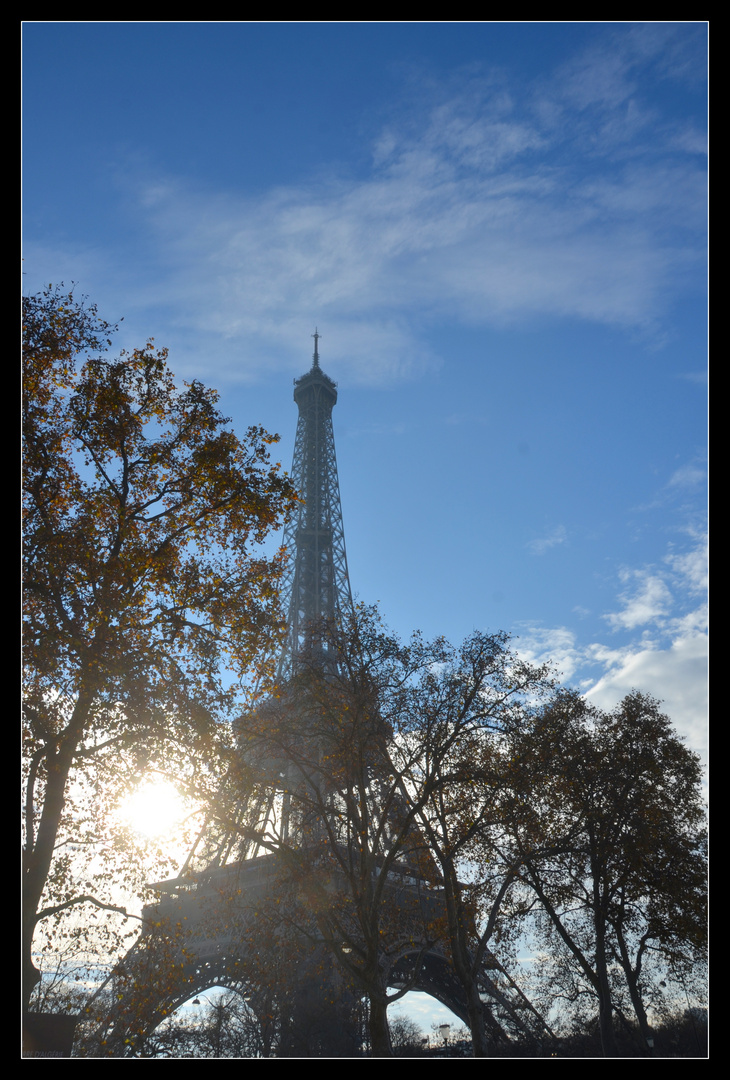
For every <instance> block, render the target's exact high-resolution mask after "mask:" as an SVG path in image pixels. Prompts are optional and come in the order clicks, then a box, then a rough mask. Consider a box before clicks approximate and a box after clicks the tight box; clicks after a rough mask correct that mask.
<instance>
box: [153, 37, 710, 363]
mask: <svg viewBox="0 0 730 1080" xmlns="http://www.w3.org/2000/svg"><path fill="white" fill-rule="evenodd" d="M676 36H677V34H676V32H675V33H674V36H673V34H672V32H670V30H665V29H664V28H662V30H661V33H660V32H653V31H651V30H650V29H649V30H647V29H646V28H644V30H643V31H642V32H641V33H639V32H637V33H634V34H632V33H623V34H622V33H620V32H617V33H616V35H615V37H614V40H613V43H612V47H609V48H608V49H606V50H602V51H601V52H600V53H598V52H587V53H585V54H583V55H582V56H580V57H576V58H575V60H574V61H573V62H572V64H569V65H566V66H565V67H564V68H562V69H561V70H560V71H558V72H556V73H555V75H554V77H553V79H552V80H550V81H543V82H541V83H540V85H537V84H536V85H534V86H529V85H527V84H518V83H515V82H510V81H509V80H508V79H507V77H506V76H505V75H503V74H502V75H494V74H492V75H490V77H489V78H486V77H485V78H484V79H483V80H482V81H481V82H479V80H474V79H472V80H470V81H467V80H465V82H464V84H463V86H462V90H461V91H460V92H459V93H454V92H451V93H450V96H448V97H447V96H444V99H443V100H441V101H440V102H437V103H436V104H434V103H433V98H432V97H431V101H430V104H429V105H428V106H427V107H424V108H423V110H422V111H421V112H418V111H414V110H413V108H412V107H411V106H409V107H408V109H406V107H405V106H404V108H403V112H402V114H401V116H400V118H396V119H394V120H392V121H391V122H390V123H389V125H388V127H387V129H386V130H383V131H382V132H381V133H380V135H379V136H378V137H377V138H376V139H375V141H374V145H373V151H372V165H371V168H370V171H369V172H366V173H365V175H360V176H358V177H357V178H347V177H344V178H343V176H341V175H338V166H337V163H334V167H333V169H332V171H331V173H330V176H329V177H328V178H326V179H325V178H323V176H322V175H319V176H318V177H317V178H315V179H312V180H311V181H310V182H308V183H302V184H300V185H297V186H290V187H286V188H277V189H274V190H271V191H268V192H265V193H264V194H261V195H260V196H258V197H255V198H250V197H249V198H246V197H237V196H235V195H223V194H216V193H211V192H210V191H196V190H193V189H191V188H189V187H186V186H185V184H184V183H182V182H180V181H178V180H176V179H175V178H170V177H156V178H154V179H147V180H143V179H142V180H140V181H139V183H138V185H137V188H136V199H137V208H138V209H137V212H138V214H139V215H141V217H142V218H143V219H144V221H145V223H146V226H147V227H148V229H149V232H150V234H151V235H152V237H153V240H152V241H151V242H152V243H153V244H154V245H155V248H156V268H155V284H154V286H153V287H152V288H151V290H150V291H149V293H147V292H145V291H143V290H142V289H140V294H139V295H140V300H142V298H143V296H144V302H146V303H160V304H165V305H174V306H175V309H176V311H177V313H178V325H179V328H180V337H181V341H182V342H183V344H184V341H185V340H188V341H190V342H191V345H190V347H191V348H195V349H198V348H199V338H200V337H203V336H205V335H208V337H209V339H210V337H211V336H215V337H216V338H220V337H222V338H223V339H225V340H227V342H228V343H229V348H228V351H229V352H230V351H231V350H230V342H231V341H232V340H235V341H239V342H242V343H244V347H243V348H241V349H240V350H239V351H238V359H237V364H238V373H239V376H240V377H243V376H244V375H245V373H246V371H247V369H249V368H252V367H253V366H254V363H255V364H256V366H257V367H260V366H261V365H262V364H264V365H266V364H271V365H276V366H279V365H281V364H282V363H283V364H286V365H287V366H288V365H289V364H292V365H300V364H301V340H302V334H303V332H309V329H310V323H312V322H313V321H318V322H320V324H322V323H324V324H326V333H327V351H328V355H330V356H332V357H334V356H337V362H338V369H339V370H340V371H345V370H347V369H348V368H349V371H348V374H349V376H350V377H351V378H355V379H357V380H359V381H362V382H369V383H382V382H387V381H388V380H392V379H398V378H403V377H407V376H409V375H410V374H412V373H413V372H414V371H419V370H421V369H422V367H423V365H424V364H427V365H428V364H434V363H437V362H438V357H436V356H434V355H433V354H432V353H431V352H430V350H428V349H427V348H424V344H423V336H424V329H425V327H426V326H427V325H428V322H429V320H431V319H433V317H434V316H441V317H445V318H454V319H457V320H460V321H463V322H466V323H472V324H482V325H483V324H489V323H492V324H500V325H504V324H510V323H513V322H515V321H517V320H525V319H534V318H550V319H553V318H564V317H567V318H579V319H586V320H592V321H597V322H600V323H605V324H612V325H618V326H623V327H627V328H632V329H635V330H636V329H639V330H641V331H644V332H655V331H656V329H657V326H658V324H659V321H660V320H661V319H662V318H664V316H665V315H666V313H667V312H668V311H669V310H670V307H671V302H672V297H673V296H674V294H675V290H676V288H679V287H680V285H681V286H682V287H684V285H686V275H687V272H688V271H689V270H691V271H693V272H694V270H695V268H696V266H697V263H698V260H700V259H702V258H703V256H704V239H703V228H704V211H703V209H702V207H703V203H704V196H705V176H704V166H703V161H702V159H701V158H699V157H698V156H697V154H696V152H695V151H696V145H695V143H691V146H690V144H689V142H688V139H687V132H686V131H685V132H684V137H683V140H682V139H680V138H679V133H678V132H675V131H673V130H669V129H668V128H667V127H666V125H663V124H662V121H661V116H658V115H657V106H656V104H653V103H650V101H649V97H650V95H648V94H647V93H645V83H646V82H647V80H649V81H651V79H654V80H656V79H657V78H660V77H661V78H666V77H669V76H668V74H667V73H666V71H664V70H663V69H662V70H660V67H661V64H662V63H664V61H663V60H662V57H666V54H667V51H668V50H669V51H671V48H672V47H674V46H673V45H672V43H673V42H674V39H675V37H676ZM680 36H681V35H680ZM676 48H677V49H679V48H680V46H679V45H676ZM680 51H681V49H680ZM665 66H666V65H665ZM677 70H681V64H679V62H678V64H677ZM452 90H453V88H452ZM394 112H395V113H396V114H397V109H396V110H394ZM692 208H696V210H693V209H692ZM693 213H694V214H695V216H694V217H693V216H692V214H693ZM211 331H212V332H213V335H211ZM191 335H192V337H191ZM196 335H197V338H198V339H197V340H195V341H194V343H193V340H192V339H193V338H195V337H196ZM282 357H284V359H283V360H282ZM249 358H250V359H249ZM218 362H219V361H218V358H217V357H216V356H215V355H212V356H211V364H213V365H215V364H216V363H218ZM221 362H222V361H221Z"/></svg>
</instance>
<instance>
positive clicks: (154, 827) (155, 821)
mask: <svg viewBox="0 0 730 1080" xmlns="http://www.w3.org/2000/svg"><path fill="white" fill-rule="evenodd" d="M185 813H186V805H185V801H184V799H183V797H182V796H181V795H180V792H179V791H178V790H177V788H176V787H175V786H174V785H173V784H171V783H170V782H169V781H167V780H147V781H144V782H143V783H141V784H140V785H139V787H138V788H136V790H135V791H133V792H132V794H131V795H130V796H129V798H127V799H126V800H125V802H124V803H123V804H122V806H121V807H120V810H119V814H120V817H121V819H122V821H124V823H125V824H126V825H128V826H129V828H131V829H133V830H134V832H136V833H140V834H141V835H142V836H148V837H152V836H161V835H163V834H164V833H168V832H170V830H171V829H173V828H174V827H175V826H176V825H178V824H180V822H181V821H182V819H183V818H184V816H185Z"/></svg>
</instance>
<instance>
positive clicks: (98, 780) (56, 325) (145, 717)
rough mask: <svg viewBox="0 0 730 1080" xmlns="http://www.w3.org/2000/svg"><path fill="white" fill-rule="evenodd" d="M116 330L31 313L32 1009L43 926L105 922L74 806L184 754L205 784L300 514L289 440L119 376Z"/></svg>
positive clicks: (276, 616)
mask: <svg viewBox="0 0 730 1080" xmlns="http://www.w3.org/2000/svg"><path fill="white" fill-rule="evenodd" d="M113 329H114V328H113V327H111V326H110V325H109V324H108V323H106V322H105V321H104V320H102V319H101V318H100V317H99V316H98V314H97V311H96V308H95V307H94V306H93V305H90V304H88V303H86V302H84V301H83V300H78V299H77V298H76V297H75V296H74V295H73V294H68V295H66V294H64V292H63V290H62V289H61V288H52V287H50V286H49V288H48V289H47V290H46V291H45V292H43V293H41V294H39V295H36V296H32V297H29V298H27V299H25V300H24V302H23V363H24V386H23V453H24V459H23V466H24V471H23V481H24V530H25V532H24V537H25V543H24V553H23V569H24V583H25V591H24V631H25V651H24V679H25V681H24V701H23V707H24V736H23V738H24V743H23V748H24V762H25V770H24V783H25V790H24V801H23V819H24V821H23V823H24V852H23V856H24V861H23V878H24V880H23V885H24V889H23V919H24V927H23V930H24V934H23V949H24V976H25V994H26V1000H27V996H28V994H29V993H30V991H31V989H32V986H33V984H34V982H35V981H36V979H37V974H36V972H35V970H34V966H33V962H32V958H31V952H32V941H33V935H34V931H35V928H36V926H37V925H38V923H39V922H40V921H41V920H43V919H45V918H47V917H49V916H51V915H54V914H55V915H57V914H59V913H61V912H63V911H66V910H68V909H69V908H70V907H72V906H74V905H78V904H79V903H81V902H82V900H81V897H82V896H86V897H87V899H86V900H85V901H83V902H85V903H93V904H96V905H97V906H98V905H99V904H101V905H102V906H103V905H109V904H110V899H109V894H108V891H107V892H106V894H105V895H102V896H101V897H99V896H96V895H94V888H93V886H94V885H95V884H97V883H96V882H94V881H92V882H90V883H88V885H89V887H86V886H84V885H83V884H82V885H81V886H80V887H79V886H78V885H76V884H75V883H74V884H72V882H71V881H70V879H69V875H70V874H71V873H72V870H71V867H70V862H72V861H73V860H70V861H69V860H66V861H65V863H64V859H63V854H64V849H63V848H62V846H61V845H63V844H65V843H66V842H67V841H68V840H69V838H70V837H73V838H74V839H78V836H75V837H74V829H75V827H76V825H77V824H78V823H77V822H76V823H74V821H73V820H71V818H70V815H69V813H68V811H69V809H70V807H71V804H72V803H73V801H74V800H75V799H76V800H78V799H79V798H81V797H83V796H84V793H85V795H86V796H89V797H90V798H91V801H92V803H93V805H94V807H95V808H96V809H97V810H98V809H99V808H100V806H101V804H102V803H103V802H104V794H105V791H104V790H102V788H100V785H103V784H104V782H105V781H107V780H108V779H109V776H110V774H112V773H114V772H115V771H117V772H118V771H119V769H120V768H123V767H125V768H126V767H129V769H131V771H132V774H134V773H135V772H136V773H137V774H139V773H141V772H142V771H143V770H144V767H145V764H146V763H147V762H148V761H149V760H155V761H157V762H158V763H159V762H164V761H165V759H166V757H167V755H168V754H170V753H172V751H173V748H174V747H177V748H184V750H185V754H184V760H185V761H186V762H187V765H188V768H190V769H194V768H197V769H204V768H205V763H206V762H209V761H211V760H213V758H212V757H211V755H212V754H213V755H214V751H215V746H216V740H217V738H218V736H219V734H220V733H221V731H223V730H224V728H222V727H221V723H222V721H224V720H225V719H226V718H228V717H229V716H230V715H231V711H232V709H233V708H234V705H235V703H236V700H237V696H238V695H237V690H238V687H239V685H240V680H242V679H244V678H245V677H246V675H247V672H248V671H249V669H250V666H251V665H252V663H254V662H255V661H256V659H257V658H260V657H261V655H262V653H263V652H265V651H266V650H267V649H269V650H270V648H271V645H272V643H274V642H275V641H276V640H277V638H278V635H279V633H280V630H281V616H280V612H279V609H278V603H277V594H276V582H277V579H278V575H279V570H280V561H279V557H278V556H276V557H274V558H273V559H265V558H263V557H256V556H254V555H253V554H252V545H256V544H258V543H259V542H260V541H262V540H263V539H264V537H265V536H266V535H267V534H268V533H269V532H270V530H272V529H274V528H276V527H278V525H279V524H280V523H281V521H282V519H283V516H284V515H285V513H286V512H287V509H288V507H289V506H290V504H291V503H292V501H293V499H294V493H293V491H292V489H291V487H290V484H289V482H288V481H287V479H286V477H285V476H284V475H283V474H281V473H280V472H279V468H278V466H276V465H274V466H272V465H271V463H270V461H269V456H268V446H269V445H270V444H271V443H272V442H275V441H276V438H277V437H276V436H270V435H268V434H267V433H266V432H265V431H264V430H263V429H262V428H257V427H252V428H250V429H249V430H248V432H247V433H246V434H245V436H244V437H243V438H237V437H236V435H234V433H233V432H232V431H231V430H230V429H229V427H228V426H227V425H228V421H227V419H226V418H225V417H224V416H223V415H221V413H220V412H219V410H218V408H217V395H216V393H215V392H214V391H212V390H209V389H207V388H206V387H204V386H203V385H201V384H200V383H199V382H192V383H190V384H186V385H185V386H184V387H183V388H182V389H178V388H177V387H176V385H175V382H174V379H173V376H172V374H171V372H170V370H169V368H168V366H167V353H166V351H165V350H164V349H161V350H156V349H155V348H154V347H153V344H152V342H149V343H148V344H147V345H146V346H145V347H144V348H142V349H138V350H134V352H132V353H129V354H126V353H122V354H121V355H120V356H119V357H118V358H116V359H108V358H106V357H105V356H104V353H105V351H106V349H107V347H108V346H109V345H110V344H111V334H112V332H113ZM94 770H97V771H96V773H95V772H94ZM85 785H86V787H85ZM80 793H81V794H80ZM104 827H105V826H104V824H103V823H100V822H99V821H98V820H97V822H96V835H95V836H92V840H93V841H94V842H98V841H99V840H100V838H101V834H102V833H103V830H104ZM66 851H68V847H67V848H66ZM112 906H113V905H112Z"/></svg>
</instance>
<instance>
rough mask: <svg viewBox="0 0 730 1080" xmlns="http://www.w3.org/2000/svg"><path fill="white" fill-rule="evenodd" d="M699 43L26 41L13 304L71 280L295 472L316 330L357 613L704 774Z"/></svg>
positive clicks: (194, 37)
mask: <svg viewBox="0 0 730 1080" xmlns="http://www.w3.org/2000/svg"><path fill="white" fill-rule="evenodd" d="M706 39H707V28H706V26H705V25H704V24H702V23H691V22H689V23H651V24H645V23H644V24H642V23H633V24H629V23H610V24H608V23H581V24H570V23H534V24H530V23H513V24H510V23H495V24H491V23H454V24H449V23H429V24H425V23H424V24H418V23H402V24H377V23H370V24H357V23H352V24H336V23H335V24H313V23H310V24H305V23H299V24H297V23H293V24H266V23H261V24H246V23H178V24H174V23H157V24H154V23H27V24H26V25H25V26H24V31H23V51H24V60H23V78H24V101H23V105H24V204H23V211H24V232H25V249H24V256H25V263H24V271H25V278H24V290H25V291H27V292H34V291H36V290H37V289H39V288H40V287H41V286H42V284H43V283H47V282H54V283H55V282H59V281H64V282H66V283H67V284H70V283H71V282H72V281H73V282H76V283H77V289H78V291H79V292H83V293H86V294H88V295H89V296H90V297H91V298H92V299H93V300H95V301H96V302H97V303H98V305H99V308H100V311H101V313H102V314H103V315H104V316H105V317H106V318H107V319H109V320H111V321H116V320H117V319H120V318H122V317H124V322H123V323H122V324H121V328H120V333H119V335H118V343H119V347H120V348H121V347H122V346H126V347H134V346H135V345H140V344H143V343H144V341H146V340H147V339H148V338H149V337H154V338H155V341H156V343H157V344H158V345H165V346H167V347H169V349H170V363H171V366H172V369H173V370H174V371H175V372H176V374H177V375H179V376H180V377H181V378H188V379H190V378H200V379H202V380H203V381H204V382H206V383H208V384H209V385H212V386H215V387H216V388H217V389H218V390H219V391H220V394H221V404H222V407H223V410H224V411H225V412H226V413H227V414H228V415H230V416H231V417H232V419H233V422H234V425H235V426H236V427H237V428H239V429H241V430H243V429H244V428H245V427H247V426H248V425H249V424H252V423H256V424H259V423H260V424H263V425H264V426H265V427H267V428H268V429H269V430H271V431H276V432H279V433H280V434H281V443H280V445H279V447H278V448H276V449H277V452H278V454H279V455H280V456H281V459H282V460H283V461H284V463H285V465H286V467H287V468H288V467H289V464H290V462H291V455H292V450H293V442H294V432H295V426H296V407H295V405H294V403H293V400H292V378H293V377H295V376H299V375H301V374H302V373H303V372H304V371H306V370H307V369H308V368H309V366H310V362H311V350H312V341H311V338H310V335H311V333H312V332H313V331H314V328H315V326H317V327H318V328H319V331H320V332H321V334H322V340H321V343H320V355H321V360H322V366H323V368H324V370H325V371H326V372H327V373H328V374H329V375H330V376H331V377H332V378H334V379H336V380H337V382H338V384H339V391H340V400H339V403H338V405H337V407H336V409H335V413H334V421H335V437H336V443H337V454H338V464H339V474H340V486H341V492H342V504H343V514H344V521H345V535H346V540H347V550H348V560H349V568H350V577H351V581H352V586H353V589H354V591H355V592H356V594H358V595H359V597H360V599H362V600H363V601H366V602H373V601H379V602H380V605H381V609H382V612H383V615H384V617H385V619H386V621H387V622H388V623H389V624H390V625H391V626H392V627H393V628H394V629H396V630H397V631H398V632H400V633H401V634H403V635H408V634H409V633H410V632H411V630H413V629H421V630H422V631H423V632H424V633H425V634H427V635H436V634H441V633H443V634H445V635H446V636H447V637H449V638H451V639H452V640H455V641H458V640H459V639H461V638H462V637H464V636H465V635H466V634H468V633H469V632H470V631H471V630H472V629H474V628H479V629H490V630H498V629H504V630H508V631H510V632H512V633H513V634H515V635H517V642H516V644H517V647H518V649H519V650H520V651H521V652H522V653H523V654H525V655H528V656H533V657H536V658H537V657H539V658H541V659H542V658H547V657H551V658H553V659H554V661H555V662H556V664H557V666H558V668H559V669H560V670H561V671H562V672H563V675H564V679H565V681H566V682H567V683H569V684H571V685H577V686H579V687H581V688H582V689H583V690H584V691H585V692H586V693H589V695H590V697H591V699H592V700H594V701H595V702H596V703H598V704H600V705H602V706H606V707H609V706H611V705H613V704H614V703H615V702H617V701H618V700H619V699H620V697H621V696H623V694H624V693H626V692H627V691H628V690H629V689H631V688H632V687H638V688H641V689H645V690H648V691H650V692H651V693H653V694H654V695H656V696H657V697H659V698H661V699H663V701H664V703H665V708H666V711H667V712H668V713H669V714H670V716H671V717H672V718H673V720H674V722H675V723H676V725H677V726H678V728H679V730H680V731H681V732H682V733H683V734H684V735H685V736H686V737H687V739H688V741H689V743H690V745H692V746H693V747H694V748H695V749H697V750H699V751H701V752H702V753H703V754H704V753H705V751H706V655H707V646H706V410H707V380H706V370H707V342H706V304H707V302H706V246H707V241H706V172H705V169H706V103H707V88H706V53H707V40H706ZM429 1018H430V1016H429Z"/></svg>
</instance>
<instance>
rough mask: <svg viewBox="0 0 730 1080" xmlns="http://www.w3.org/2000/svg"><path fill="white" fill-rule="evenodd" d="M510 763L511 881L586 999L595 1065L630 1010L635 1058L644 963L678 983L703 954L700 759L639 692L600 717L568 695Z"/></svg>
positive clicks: (518, 744) (520, 736) (521, 735)
mask: <svg viewBox="0 0 730 1080" xmlns="http://www.w3.org/2000/svg"><path fill="white" fill-rule="evenodd" d="M510 766H511V770H512V773H513V777H514V785H513V789H514V793H515V809H514V815H513V817H512V819H511V828H512V839H513V840H514V841H515V847H516V850H517V851H518V852H519V854H520V855H521V871H520V872H521V878H522V881H523V882H524V883H525V884H526V885H527V886H528V887H529V889H530V890H531V891H532V892H533V894H534V896H535V897H536V898H537V900H538V902H539V905H540V908H541V910H542V919H543V920H544V923H545V925H546V926H547V927H548V929H549V937H550V938H552V939H553V940H556V941H557V943H558V949H557V951H558V952H559V953H560V954H561V956H562V957H563V962H565V960H566V959H567V960H569V964H568V965H567V967H566V969H565V970H566V971H570V972H571V974H570V978H571V979H572V980H573V983H574V987H575V989H574V991H573V993H574V994H578V993H579V992H580V990H579V988H580V984H581V983H582V984H583V987H584V988H587V989H588V991H589V992H590V993H591V994H592V996H593V997H594V999H595V1001H596V1002H597V1005H598V1021H599V1030H600V1035H601V1043H602V1047H603V1052H604V1055H606V1056H615V1055H616V1053H617V1044H616V1033H615V1021H614V1015H615V1013H616V1012H617V1006H618V1003H619V1000H622V1001H623V999H624V998H626V999H628V1001H629V1002H630V1008H632V1009H633V1012H634V1014H635V1018H636V1022H637V1024H638V1028H639V1031H640V1033H641V1036H642V1042H643V1047H644V1051H645V1052H646V1050H647V1047H648V1046H649V1040H650V1037H651V1032H650V1028H649V1023H648V1018H647V1010H646V999H647V994H648V992H649V986H648V978H647V977H648V974H649V971H650V968H651V965H652V964H653V965H654V966H656V963H657V962H658V961H659V962H661V963H663V965H664V969H665V971H671V970H675V971H684V972H685V973H687V972H689V971H691V970H692V969H693V968H694V967H695V966H696V965H697V964H701V963H702V959H703V955H704V951H705V935H706V858H705V844H704V813H703V807H702V801H701V795H700V779H701V770H700V764H699V759H698V757H697V755H696V754H694V753H693V752H692V751H691V750H689V749H688V748H687V747H686V746H685V744H684V743H683V742H682V740H681V739H680V738H679V737H678V736H677V735H676V734H675V732H674V730H673V729H672V726H671V722H670V721H669V719H668V717H666V716H665V715H664V714H663V713H662V712H661V711H660V708H659V703H658V702H657V701H656V700H654V699H653V698H651V697H650V696H649V695H646V694H642V693H639V692H636V691H634V692H632V693H631V694H629V695H628V696H627V697H626V698H624V700H623V701H622V702H621V703H620V704H619V705H618V706H617V707H616V708H615V709H613V710H612V711H610V712H603V711H601V710H599V709H596V708H594V707H592V706H590V705H589V704H588V703H586V702H585V701H584V700H583V699H582V698H580V697H579V696H578V695H577V694H575V693H568V692H565V693H562V694H560V695H559V696H558V698H557V699H556V700H555V702H553V703H552V704H551V705H550V707H548V708H547V709H545V710H544V712H543V713H542V715H541V716H540V717H539V720H538V722H537V723H536V724H535V725H534V727H533V728H532V729H531V730H527V731H525V730H522V731H518V732H515V733H514V737H513V738H512V739H511V741H510ZM536 841H537V842H536ZM546 951H547V952H548V953H549V952H550V948H549V943H548V949H547V950H546ZM553 951H555V949H553ZM619 976H620V979H619ZM617 980H619V982H618V985H617ZM564 985H567V984H566V983H565V981H564Z"/></svg>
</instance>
